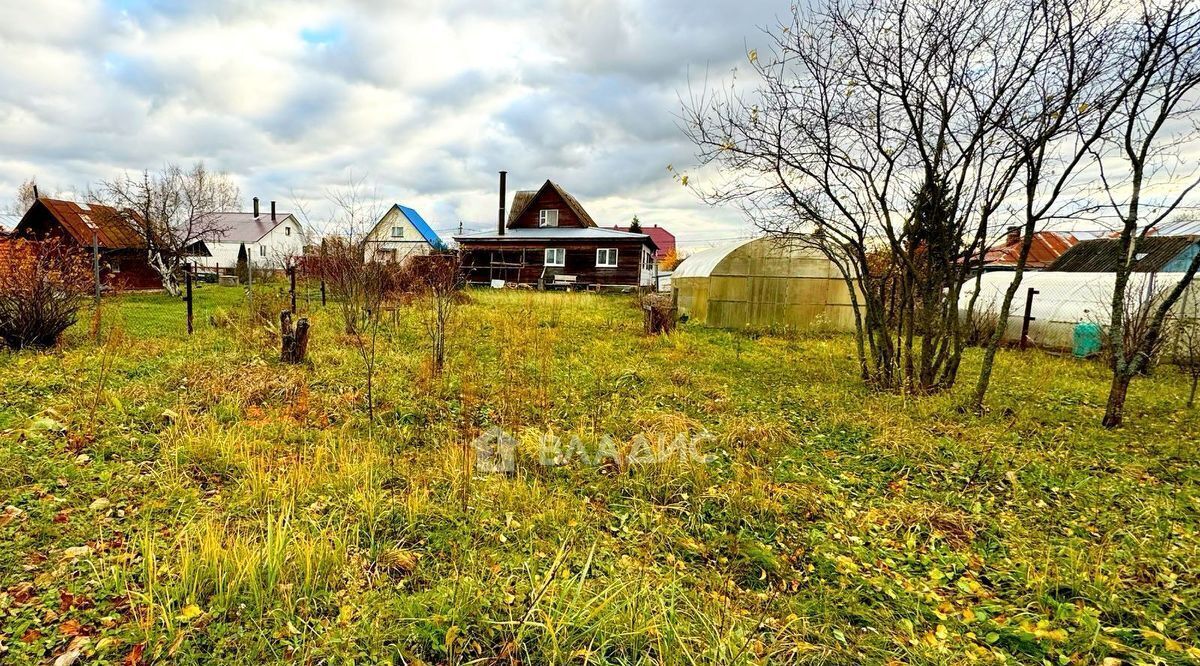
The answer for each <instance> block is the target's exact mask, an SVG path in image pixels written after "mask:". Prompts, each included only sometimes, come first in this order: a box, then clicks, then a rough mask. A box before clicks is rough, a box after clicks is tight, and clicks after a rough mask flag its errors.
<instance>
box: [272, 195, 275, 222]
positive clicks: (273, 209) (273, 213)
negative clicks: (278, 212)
mask: <svg viewBox="0 0 1200 666" xmlns="http://www.w3.org/2000/svg"><path fill="white" fill-rule="evenodd" d="M271 221H272V222H274V221H275V201H274V200H272V201H271Z"/></svg>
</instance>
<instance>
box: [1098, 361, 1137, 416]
mask: <svg viewBox="0 0 1200 666" xmlns="http://www.w3.org/2000/svg"><path fill="white" fill-rule="evenodd" d="M1132 379H1133V378H1132V377H1129V376H1126V375H1124V374H1121V373H1115V372H1114V373H1113V381H1112V387H1111V388H1109V390H1108V406H1107V407H1106V408H1105V410H1104V421H1103V422H1102V423H1103V425H1104V427H1105V428H1116V427H1117V426H1119V425H1121V422H1122V421H1123V420H1124V418H1125V396H1126V394H1128V393H1129V382H1130V381H1132Z"/></svg>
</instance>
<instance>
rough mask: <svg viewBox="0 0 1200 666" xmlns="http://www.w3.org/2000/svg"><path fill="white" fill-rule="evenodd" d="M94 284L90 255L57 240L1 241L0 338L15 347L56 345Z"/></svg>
mask: <svg viewBox="0 0 1200 666" xmlns="http://www.w3.org/2000/svg"><path fill="white" fill-rule="evenodd" d="M92 285H93V283H92V274H91V271H90V270H89V269H88V260H87V257H86V256H85V255H84V254H83V253H82V252H80V251H79V250H78V249H77V248H75V247H73V246H71V245H68V244H67V243H65V242H63V241H61V240H59V239H55V238H50V239H47V240H41V241H37V240H30V239H24V238H16V239H10V240H4V241H0V340H3V341H4V344H5V345H6V346H7V347H9V348H11V349H25V348H45V347H51V346H53V345H54V344H55V343H57V342H58V338H59V336H60V335H62V332H63V331H65V330H67V327H69V326H70V325H71V324H74V323H75V319H76V315H77V314H78V313H79V308H80V306H82V304H83V299H84V296H85V295H86V294H87V293H88V292H89V291H91V289H92Z"/></svg>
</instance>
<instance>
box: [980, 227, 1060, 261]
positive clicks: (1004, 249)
mask: <svg viewBox="0 0 1200 666" xmlns="http://www.w3.org/2000/svg"><path fill="white" fill-rule="evenodd" d="M1024 242H1025V241H1024V239H1023V238H1022V239H1018V240H1017V241H1016V242H1015V243H1007V244H1005V245H1001V246H998V247H994V248H992V249H990V250H988V251H987V253H986V254H984V255H983V263H984V265H985V266H1016V265H1017V261H1018V260H1020V258H1021V245H1022V243H1024ZM1078 242H1079V239H1078V238H1075V236H1074V235H1072V234H1069V233H1063V232H1059V231H1039V232H1037V233H1035V234H1034V235H1033V243H1032V244H1031V245H1030V246H1029V257H1028V258H1026V260H1025V265H1026V267H1028V268H1045V267H1046V266H1049V265H1050V264H1052V263H1054V261H1055V260H1056V259H1058V258H1059V257H1061V256H1062V255H1063V253H1065V252H1066V251H1067V250H1069V249H1071V247H1072V246H1074V245H1075V244H1076V243H1078Z"/></svg>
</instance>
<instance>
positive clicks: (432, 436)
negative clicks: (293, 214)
mask: <svg viewBox="0 0 1200 666" xmlns="http://www.w3.org/2000/svg"><path fill="white" fill-rule="evenodd" d="M469 298H470V301H469V302H468V303H466V304H464V305H462V306H461V308H460V309H459V312H458V325H457V327H456V329H455V331H454V332H453V337H452V342H451V350H450V357H449V365H448V368H447V372H446V374H445V375H444V376H443V377H441V378H435V377H431V376H430V372H429V364H428V359H427V356H428V351H427V350H428V347H429V345H428V341H427V340H426V338H425V336H424V333H423V328H422V327H421V325H420V317H419V305H416V304H414V305H412V306H410V307H408V308H407V309H404V310H402V313H401V315H400V320H399V323H398V325H397V326H394V327H393V326H392V325H391V324H390V322H389V324H388V325H387V326H386V327H385V330H384V333H383V335H382V336H381V340H380V359H379V370H378V382H379V383H378V388H377V401H378V405H377V419H376V423H375V424H374V426H373V427H371V426H369V424H368V423H367V422H366V420H365V406H364V391H363V384H364V382H363V375H362V366H361V363H360V361H359V360H358V356H357V354H356V353H355V352H354V350H353V349H352V348H351V347H350V346H349V344H348V340H347V339H345V338H344V336H342V335H341V333H340V331H341V327H340V324H339V322H338V320H337V314H336V309H335V308H334V307H332V305H331V306H330V308H329V309H328V310H322V309H321V308H320V307H319V303H317V302H316V301H314V300H313V299H311V298H309V299H302V301H301V307H302V309H306V310H308V311H309V312H308V314H309V315H310V316H311V317H312V318H313V321H314V338H313V341H312V344H311V348H310V358H311V366H308V367H305V366H301V367H286V366H281V365H280V364H278V363H277V360H276V359H277V357H278V349H277V344H278V343H277V340H276V339H275V333H274V331H273V330H272V327H271V326H269V325H264V324H261V323H260V324H250V323H249V321H248V320H249V306H248V304H247V303H245V302H244V296H243V293H242V291H241V290H239V289H232V288H219V287H212V286H206V287H204V288H202V289H201V290H200V291H199V292H198V294H197V298H196V333H195V335H193V336H191V337H188V336H187V335H186V334H185V328H184V319H183V312H184V309H183V305H182V304H181V303H180V302H179V301H177V300H172V299H169V298H167V297H165V296H157V295H151V296H127V297H119V298H114V299H112V300H110V301H106V302H105V304H104V307H103V311H102V312H101V319H102V321H103V322H104V331H105V335H106V336H107V339H108V342H107V343H106V344H105V345H101V346H97V344H96V343H95V341H94V340H93V339H92V336H91V335H90V334H89V325H90V321H89V319H90V317H89V316H84V317H81V319H83V320H84V321H81V323H80V324H79V325H77V326H76V327H75V328H74V329H72V330H71V331H70V332H69V334H68V336H67V339H66V340H65V341H64V344H63V345H62V348H61V349H59V350H55V351H52V352H47V353H31V352H23V353H18V354H14V353H0V507H12V508H11V509H4V511H5V513H3V514H0V645H2V647H0V662H3V663H17V664H24V663H43V662H47V663H48V662H49V661H51V660H52V659H53V658H54V657H55V656H57V655H59V654H62V653H63V652H65V651H67V650H68V649H69V648H70V647H72V646H73V647H74V648H76V649H78V650H79V651H81V652H82V654H83V656H84V658H85V660H86V663H88V664H93V663H95V664H117V663H121V662H122V660H123V659H125V658H126V657H127V656H128V655H130V654H131V652H133V653H134V655H135V656H136V654H139V653H140V654H142V657H143V659H145V660H146V662H147V663H149V662H151V661H155V662H156V663H183V664H189V663H197V664H198V663H204V664H214V663H215V664H225V663H228V664H244V663H277V662H278V663H290V662H296V663H338V664H341V663H379V662H384V663H391V662H395V663H410V664H419V663H452V664H461V663H470V662H474V663H488V662H487V661H486V660H492V659H494V660H498V662H503V663H509V662H510V661H519V662H522V663H530V664H534V663H536V664H546V663H551V664H553V663H562V664H567V663H573V664H584V663H588V664H601V663H619V664H637V663H647V664H650V663H653V664H659V663H661V664H701V663H724V664H729V663H744V664H751V663H836V664H859V663H888V662H895V663H910V664H951V663H968V662H975V661H978V662H981V663H1028V664H1042V663H1046V664H1059V663H1109V664H1112V663H1116V662H1113V661H1108V662H1104V660H1105V659H1116V660H1123V661H1125V662H1128V663H1148V664H1149V663H1178V664H1185V663H1198V662H1200V610H1198V609H1200V535H1198V526H1200V492H1198V489H1200V467H1198V466H1197V455H1198V454H1197V445H1196V442H1197V441H1200V417H1198V416H1197V414H1196V412H1189V411H1186V410H1184V409H1183V408H1182V405H1183V402H1184V399H1185V397H1186V388H1187V385H1186V382H1185V381H1184V379H1183V377H1181V376H1180V375H1179V374H1178V373H1176V372H1175V371H1174V370H1173V369H1171V368H1161V369H1159V371H1158V372H1157V373H1156V375H1155V376H1153V377H1150V378H1147V379H1144V380H1139V381H1138V382H1136V383H1135V385H1134V388H1133V390H1132V392H1131V395H1130V399H1129V413H1128V417H1127V420H1128V425H1127V426H1126V427H1125V428H1122V429H1120V430H1116V431H1107V430H1104V429H1102V428H1100V427H1099V426H1098V423H1099V421H1100V416H1101V414H1102V413H1103V407H1104V398H1105V393H1106V388H1107V384H1106V378H1105V370H1104V368H1103V367H1102V366H1100V365H1097V364H1093V363H1086V362H1077V361H1074V360H1071V359H1063V358H1058V357H1054V356H1050V355H1045V354H1041V353H1037V352H1030V353H1017V352H1004V353H1002V354H1001V355H1000V357H999V360H998V368H997V371H996V375H995V377H996V379H995V381H994V386H995V389H994V391H993V393H992V395H991V397H990V402H989V404H990V406H991V410H990V411H989V413H988V414H987V415H985V416H983V417H975V416H971V415H965V414H963V413H961V412H960V411H959V410H958V408H957V407H958V405H959V404H960V403H961V402H962V401H963V399H964V395H963V394H964V393H965V391H966V389H967V388H969V387H968V386H966V384H969V383H970V382H969V381H965V382H964V386H963V387H961V388H960V390H959V391H957V392H955V393H952V394H949V395H942V396H936V397H930V398H912V397H906V396H900V395H890V394H874V393H870V392H868V391H867V390H865V389H864V388H863V387H862V386H861V384H860V383H859V382H858V381H857V380H856V379H855V364H854V361H853V358H852V345H851V341H850V340H849V339H848V338H845V337H840V336H833V337H818V336H812V337H805V336H769V335H764V336H756V335H748V334H735V333H730V332H726V331H717V330H710V329H705V328H701V327H697V326H693V325H685V326H683V327H681V328H680V329H679V330H678V331H677V332H676V333H674V334H672V335H670V336H665V337H654V338H651V337H644V336H643V335H641V331H640V329H641V322H640V316H639V314H640V313H639V312H638V311H637V310H636V309H634V308H633V307H632V305H631V301H630V299H629V298H628V297H615V296H596V295H589V294H534V293H527V292H492V291H472V292H469ZM256 301H257V307H258V309H260V310H262V311H263V312H267V313H269V312H272V311H275V312H277V309H278V307H280V305H281V303H282V302H283V299H282V297H281V295H280V293H279V291H278V288H277V287H266V288H264V289H263V290H262V291H261V292H259V294H258V295H257V297H256ZM977 362H978V357H977V356H976V355H975V354H974V352H972V353H971V354H969V356H968V359H967V361H966V364H965V367H964V370H963V374H962V377H964V378H973V375H974V373H975V371H976V364H977ZM492 426H499V427H501V428H503V429H505V430H506V431H508V432H511V433H513V435H514V436H516V437H517V438H518V440H519V441H520V443H519V446H518V453H517V470H516V472H515V473H514V474H513V475H511V476H504V475H493V476H489V475H483V474H475V475H473V478H471V475H467V474H465V473H464V469H469V465H470V463H471V460H469V459H467V458H466V457H465V454H464V447H465V446H466V445H467V444H468V443H469V442H470V441H471V440H472V438H474V437H475V436H476V435H478V434H479V433H480V432H483V431H485V430H487V429H488V428H490V427H492ZM547 431H552V432H554V433H556V434H558V435H560V436H563V437H564V438H567V439H569V437H570V436H571V435H578V436H580V437H582V438H583V439H584V440H587V441H591V440H592V439H594V437H596V436H599V435H609V436H611V437H612V438H613V441H614V445H615V446H616V447H617V448H622V447H627V446H628V445H629V442H631V441H632V439H633V438H634V437H635V436H638V435H641V434H649V435H651V436H653V437H655V438H666V439H668V440H669V439H670V438H673V437H674V436H676V435H679V434H681V433H682V434H696V433H700V432H707V433H709V434H710V435H711V437H709V438H708V439H707V440H705V443H704V444H703V446H702V448H703V453H705V454H707V455H708V456H709V457H710V460H709V461H708V462H697V461H691V462H688V461H684V462H680V461H675V462H672V463H669V464H663V465H655V466H648V465H642V466H638V465H634V466H628V467H626V466H620V465H611V464H610V465H602V466H599V467H596V466H584V465H580V464H569V465H565V466H561V467H552V468H551V467H543V466H541V465H539V464H537V459H536V451H535V450H534V442H535V440H536V439H537V437H538V436H539V434H541V433H544V432H547ZM468 480H469V483H468ZM464 492H468V493H469V497H468V506H467V508H466V510H464V508H463V504H462V501H463V495H464ZM83 547H86V548H83ZM142 650H144V652H140V651H142ZM480 660H485V661H480Z"/></svg>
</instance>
